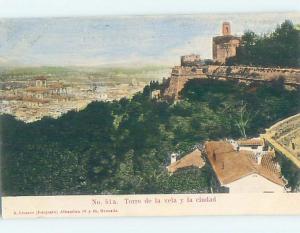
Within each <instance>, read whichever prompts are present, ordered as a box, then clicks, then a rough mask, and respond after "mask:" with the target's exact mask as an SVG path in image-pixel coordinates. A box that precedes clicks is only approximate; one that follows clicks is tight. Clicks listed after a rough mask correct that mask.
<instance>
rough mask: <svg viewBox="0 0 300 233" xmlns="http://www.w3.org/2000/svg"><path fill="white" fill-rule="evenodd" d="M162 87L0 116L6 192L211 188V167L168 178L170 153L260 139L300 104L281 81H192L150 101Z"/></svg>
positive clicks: (193, 190)
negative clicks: (56, 114)
mask: <svg viewBox="0 0 300 233" xmlns="http://www.w3.org/2000/svg"><path fill="white" fill-rule="evenodd" d="M159 88H162V85H160V84H159V83H157V82H151V83H150V85H148V86H146V87H145V88H144V91H143V92H142V93H137V94H136V95H135V96H134V97H133V98H132V99H130V100H129V99H125V98H124V99H121V100H120V101H114V102H94V103H91V104H90V105H89V106H88V107H87V108H86V109H84V110H82V111H80V112H69V113H67V114H65V115H64V116H62V117H61V118H59V119H51V118H44V119H42V120H41V121H38V122H35V123H30V124H25V123H23V122H20V121H17V120H15V119H14V118H13V117H12V116H9V115H4V116H1V118H0V122H1V132H0V135H1V150H2V151H1V157H2V158H1V159H2V167H1V173H2V179H3V184H2V185H3V192H4V195H55V194H125V193H126V194H132V193H199V192H210V191H211V188H213V189H214V188H215V184H216V180H215V178H214V176H213V173H212V171H211V169H210V167H209V166H208V165H206V166H205V167H204V168H202V169H186V170H181V171H179V172H176V173H175V174H174V175H172V176H169V175H168V174H167V172H166V169H165V166H166V165H168V163H169V155H170V153H172V152H174V151H175V152H179V153H181V154H184V153H185V152H188V151H189V150H191V148H192V147H193V146H194V145H195V144H201V143H203V142H204V141H205V140H209V139H223V138H226V137H227V138H240V137H246V136H257V134H259V133H261V132H263V131H264V129H265V128H266V127H269V126H270V125H272V124H273V123H274V122H276V121H278V120H280V119H282V118H285V117H287V116H290V115H293V114H295V113H296V112H298V111H299V109H300V102H299V97H300V96H299V90H287V89H285V88H284V86H283V84H282V82H281V81H280V80H278V81H273V82H272V83H268V84H252V85H246V84H243V83H237V82H233V81H218V80H209V79H203V80H200V79H195V80H190V81H189V82H188V83H187V85H186V86H185V88H184V89H183V91H182V100H181V101H179V102H177V103H172V102H167V101H164V100H156V99H151V97H150V96H151V91H152V90H155V89H159Z"/></svg>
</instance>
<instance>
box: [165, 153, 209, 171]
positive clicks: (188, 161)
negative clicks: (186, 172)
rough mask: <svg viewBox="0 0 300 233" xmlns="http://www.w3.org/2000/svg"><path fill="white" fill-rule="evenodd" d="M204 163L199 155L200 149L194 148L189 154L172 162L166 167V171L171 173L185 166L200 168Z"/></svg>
mask: <svg viewBox="0 0 300 233" xmlns="http://www.w3.org/2000/svg"><path fill="white" fill-rule="evenodd" d="M204 164H205V162H204V160H203V159H202V157H201V152H200V150H198V149H196V150H194V151H193V152H191V153H190V154H187V155H185V156H184V157H182V158H181V159H179V160H178V161H176V162H175V163H172V164H171V165H170V166H168V167H167V169H168V171H169V172H171V173H173V172H175V171H177V170H178V169H180V168H186V167H197V168H201V167H203V166H204Z"/></svg>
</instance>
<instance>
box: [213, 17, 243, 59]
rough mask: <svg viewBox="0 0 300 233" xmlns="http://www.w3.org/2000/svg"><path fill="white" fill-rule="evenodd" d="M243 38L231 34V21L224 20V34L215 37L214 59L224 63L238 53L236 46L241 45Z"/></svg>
mask: <svg viewBox="0 0 300 233" xmlns="http://www.w3.org/2000/svg"><path fill="white" fill-rule="evenodd" d="M240 42H241V38H240V37H237V36H233V35H231V26H230V23H229V22H223V24H222V35H221V36H216V37H213V59H214V61H216V62H218V63H220V64H224V63H225V61H226V59H227V58H229V57H234V56H235V55H236V48H237V47H238V46H239V45H240Z"/></svg>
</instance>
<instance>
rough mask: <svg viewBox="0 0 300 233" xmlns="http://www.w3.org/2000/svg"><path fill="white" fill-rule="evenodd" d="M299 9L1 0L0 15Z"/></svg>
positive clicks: (286, 2)
mask: <svg viewBox="0 0 300 233" xmlns="http://www.w3.org/2000/svg"><path fill="white" fill-rule="evenodd" d="M253 11H272V12H274V11H298V12H299V11H300V4H299V0H226V1H225V0H105V1H104V0H0V17H33V16H70V15H72V16H74V15H75V16H77V15H81V16H83V15H85V16H86V15H103V14H104V15H107V14H109V15H111V14H166V13H167V14H174V13H200V12H253Z"/></svg>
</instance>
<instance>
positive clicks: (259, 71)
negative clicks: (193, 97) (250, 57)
mask: <svg viewBox="0 0 300 233" xmlns="http://www.w3.org/2000/svg"><path fill="white" fill-rule="evenodd" d="M279 77H282V78H283V79H284V82H285V84H287V85H293V86H300V69H279V68H262V67H247V66H216V65H208V66H202V67H185V66H175V67H174V68H173V69H172V72H171V77H170V84H169V87H168V88H166V90H165V92H164V96H165V97H167V98H174V99H178V98H179V92H180V91H181V90H182V89H183V87H184V85H185V83H186V82H187V81H188V80H189V79H195V78H217V79H223V80H226V79H238V80H240V81H244V82H245V81H246V82H248V81H249V82H261V81H264V82H267V81H272V80H274V79H277V78H279Z"/></svg>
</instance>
